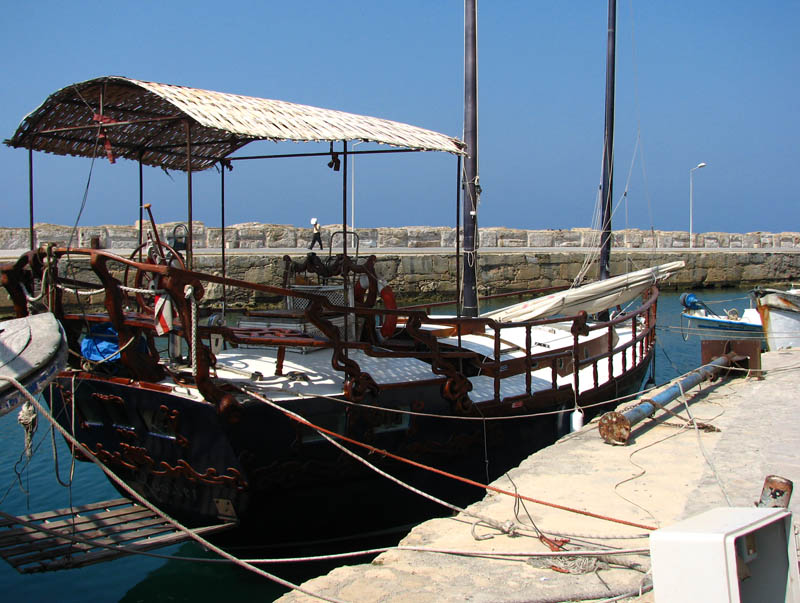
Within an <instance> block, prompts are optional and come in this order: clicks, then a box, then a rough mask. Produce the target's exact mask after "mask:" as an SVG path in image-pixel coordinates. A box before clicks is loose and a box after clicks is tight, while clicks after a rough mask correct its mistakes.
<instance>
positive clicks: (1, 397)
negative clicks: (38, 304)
mask: <svg viewBox="0 0 800 603" xmlns="http://www.w3.org/2000/svg"><path fill="white" fill-rule="evenodd" d="M66 365H67V343H66V338H65V337H64V333H63V332H62V330H61V326H60V325H59V323H58V321H57V320H56V318H55V316H53V314H51V313H49V312H46V313H43V314H35V315H31V316H23V317H21V318H14V319H12V320H6V321H3V322H2V323H0V416H2V415H4V414H6V413H9V412H11V411H12V410H14V409H15V408H17V407H18V406H20V405H21V404H22V403H23V402H24V401H25V394H24V393H22V392H21V391H20V390H19V389H17V388H16V387H15V386H14V385H13V384H12V382H11V381H9V380H8V379H6V378H7V377H10V378H13V379H14V380H16V381H17V382H18V383H20V385H22V386H23V387H24V388H25V389H26V390H27V391H28V392H29V393H31V394H33V395H37V394H38V393H39V392H41V391H42V390H43V389H44V388H45V386H46V385H47V384H48V383H50V382H51V381H52V380H53V379H54V378H55V377H56V375H57V374H58V373H59V372H60V371H61V370H63V369H64V368H65V367H66Z"/></svg>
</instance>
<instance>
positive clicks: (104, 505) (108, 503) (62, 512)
mask: <svg viewBox="0 0 800 603" xmlns="http://www.w3.org/2000/svg"><path fill="white" fill-rule="evenodd" d="M131 504H134V503H132V502H131V501H130V500H129V499H127V498H116V499H114V500H105V501H102V502H96V503H89V504H86V505H80V506H77V507H67V508H65V509H57V510H55V511H43V512H41V513H33V514H31V515H20V516H19V519H22V520H24V521H39V520H47V519H51V518H55V517H61V516H72V515H74V514H80V513H88V512H89V511H96V510H98V509H105V510H109V509H111V508H112V507H120V506H122V505H131ZM15 523H16V522H14V521H11V520H9V519H2V520H0V527H3V526H7V525H14V524H15Z"/></svg>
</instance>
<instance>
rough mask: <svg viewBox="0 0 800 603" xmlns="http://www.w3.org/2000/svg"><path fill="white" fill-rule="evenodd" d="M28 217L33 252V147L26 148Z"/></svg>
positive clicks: (34, 242)
mask: <svg viewBox="0 0 800 603" xmlns="http://www.w3.org/2000/svg"><path fill="white" fill-rule="evenodd" d="M28 216H29V232H28V236H29V237H30V247H31V251H33V250H34V247H35V244H36V241H35V237H34V232H33V147H29V148H28Z"/></svg>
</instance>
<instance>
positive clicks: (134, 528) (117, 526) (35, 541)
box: [0, 498, 235, 574]
mask: <svg viewBox="0 0 800 603" xmlns="http://www.w3.org/2000/svg"><path fill="white" fill-rule="evenodd" d="M234 525H235V524H233V523H220V524H217V525H211V526H205V527H202V528H198V529H195V530H194V532H195V533H197V534H203V535H208V534H213V533H216V532H220V531H222V530H226V529H229V528H231V527H233V526H234ZM189 538H190V536H188V535H187V534H185V533H184V532H182V531H179V530H177V529H176V528H175V527H173V526H172V524H170V523H168V522H167V521H166V520H164V519H163V518H162V517H160V516H159V515H157V514H156V513H153V512H152V511H150V510H149V509H147V508H145V507H142V506H140V505H137V504H135V503H133V502H132V501H130V500H129V499H127V498H119V499H115V500H107V501H102V502H97V503H92V504H88V505H81V506H76V507H72V508H67V509H58V510H55V511H45V512H43V513H34V514H32V515H21V516H19V517H15V516H13V515H9V514H7V513H3V512H2V511H0V557H2V558H3V559H5V560H6V561H7V562H8V563H9V564H10V565H11V566H12V567H13V568H14V569H16V570H17V571H18V572H20V573H22V574H29V573H34V572H48V571H55V570H60V569H72V568H76V567H83V566H85V565H91V564H94V563H101V562H104V561H111V560H112V559H118V558H119V557H122V556H124V555H128V554H131V553H135V552H138V551H149V550H152V549H156V548H160V547H164V546H169V545H172V544H177V543H180V542H184V541H186V540H189ZM103 545H111V546H113V547H119V548H107V547H105V546H103Z"/></svg>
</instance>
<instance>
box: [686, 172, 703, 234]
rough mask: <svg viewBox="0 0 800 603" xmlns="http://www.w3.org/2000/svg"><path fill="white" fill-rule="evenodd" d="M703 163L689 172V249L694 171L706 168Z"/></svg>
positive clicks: (692, 211)
mask: <svg viewBox="0 0 800 603" xmlns="http://www.w3.org/2000/svg"><path fill="white" fill-rule="evenodd" d="M706 165H707V164H706V163H705V162H701V163H698V164H697V165H696V166H694V167H693V168H692V169H691V170H689V247H694V236H693V234H692V214H693V213H694V202H693V199H692V197H693V189H694V181H693V178H692V177H693V176H694V171H695V170H699V169H700V168H704V167H706Z"/></svg>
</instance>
